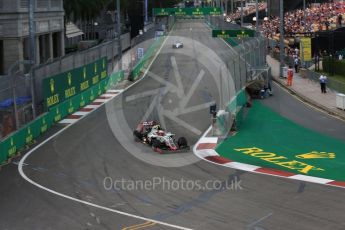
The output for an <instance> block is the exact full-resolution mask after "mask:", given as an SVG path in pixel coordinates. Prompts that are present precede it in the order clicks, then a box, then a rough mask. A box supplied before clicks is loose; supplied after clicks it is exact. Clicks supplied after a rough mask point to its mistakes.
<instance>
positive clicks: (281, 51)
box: [279, 0, 285, 77]
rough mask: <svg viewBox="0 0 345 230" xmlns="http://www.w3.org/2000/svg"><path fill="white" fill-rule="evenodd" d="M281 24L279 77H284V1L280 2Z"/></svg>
mask: <svg viewBox="0 0 345 230" xmlns="http://www.w3.org/2000/svg"><path fill="white" fill-rule="evenodd" d="M279 8H280V24H279V33H280V68H279V76H280V77H282V76H283V67H284V52H285V50H284V45H285V44H284V1H283V0H280V4H279Z"/></svg>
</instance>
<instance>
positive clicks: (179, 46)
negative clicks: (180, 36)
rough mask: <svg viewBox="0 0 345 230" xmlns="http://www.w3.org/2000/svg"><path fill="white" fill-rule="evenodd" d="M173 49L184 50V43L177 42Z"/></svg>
mask: <svg viewBox="0 0 345 230" xmlns="http://www.w3.org/2000/svg"><path fill="white" fill-rule="evenodd" d="M172 47H173V49H179V48H183V43H182V42H180V41H177V42H175V43H174V44H173V46H172Z"/></svg>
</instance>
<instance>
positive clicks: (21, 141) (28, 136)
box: [0, 71, 124, 165]
mask: <svg viewBox="0 0 345 230" xmlns="http://www.w3.org/2000/svg"><path fill="white" fill-rule="evenodd" d="M123 79H124V72H123V71H121V72H117V73H114V74H112V75H111V76H109V77H107V78H105V79H103V80H100V81H99V82H98V83H97V84H95V85H93V86H91V87H89V88H88V89H87V90H85V91H83V92H81V93H79V94H77V95H75V96H74V97H72V98H70V99H67V100H65V101H64V102H62V103H60V104H58V105H56V106H54V107H51V108H50V109H49V111H48V112H47V113H45V114H43V115H42V116H40V117H39V118H37V119H36V120H34V121H32V122H31V123H29V124H28V125H26V126H25V127H23V128H22V129H20V130H18V131H16V132H15V133H13V134H12V135H10V136H9V137H7V138H6V139H4V140H3V141H1V142H0V165H2V164H4V163H5V162H6V161H7V160H8V159H9V158H12V157H14V156H15V155H16V154H17V153H18V151H20V150H22V149H24V148H25V147H26V146H30V145H31V144H33V143H34V140H35V139H36V138H37V137H39V136H40V135H42V134H44V133H45V132H46V131H47V130H48V129H49V128H50V127H51V126H52V125H53V124H54V123H56V122H59V121H60V120H62V119H63V118H64V117H66V116H67V115H69V114H72V113H74V112H75V111H77V110H78V109H79V108H81V107H84V106H85V105H87V104H89V103H90V102H92V101H93V100H94V99H96V98H97V97H98V96H99V95H101V94H102V93H103V92H105V91H106V90H108V89H110V88H111V87H113V86H115V85H116V84H118V83H119V82H121V81H122V80H123Z"/></svg>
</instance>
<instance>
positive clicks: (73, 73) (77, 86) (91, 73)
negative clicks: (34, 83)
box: [42, 58, 108, 109]
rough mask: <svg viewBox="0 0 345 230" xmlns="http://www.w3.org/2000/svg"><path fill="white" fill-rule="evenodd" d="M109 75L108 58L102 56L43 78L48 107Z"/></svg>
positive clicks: (44, 96)
mask: <svg viewBox="0 0 345 230" xmlns="http://www.w3.org/2000/svg"><path fill="white" fill-rule="evenodd" d="M107 77H108V74H107V59H106V58H101V59H100V60H97V61H95V62H92V63H90V64H88V65H85V66H82V67H79V68H76V69H73V70H70V71H67V72H64V73H61V74H58V75H55V76H52V77H48V78H46V79H44V80H43V82H42V87H43V90H42V91H43V98H44V101H45V106H46V108H47V109H48V108H50V107H53V106H56V105H57V104H59V103H61V102H63V101H65V100H68V99H70V98H72V97H74V96H76V95H78V94H80V93H81V92H83V91H85V90H87V89H89V88H90V87H91V86H95V85H97V84H98V83H99V82H100V81H101V80H102V79H105V78H107Z"/></svg>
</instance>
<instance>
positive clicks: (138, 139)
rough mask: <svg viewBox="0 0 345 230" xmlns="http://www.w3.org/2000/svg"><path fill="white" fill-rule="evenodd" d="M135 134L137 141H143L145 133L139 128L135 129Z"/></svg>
mask: <svg viewBox="0 0 345 230" xmlns="http://www.w3.org/2000/svg"><path fill="white" fill-rule="evenodd" d="M133 136H134V139H135V140H136V141H142V140H143V135H142V134H141V133H140V132H139V131H138V130H134V131H133Z"/></svg>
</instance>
